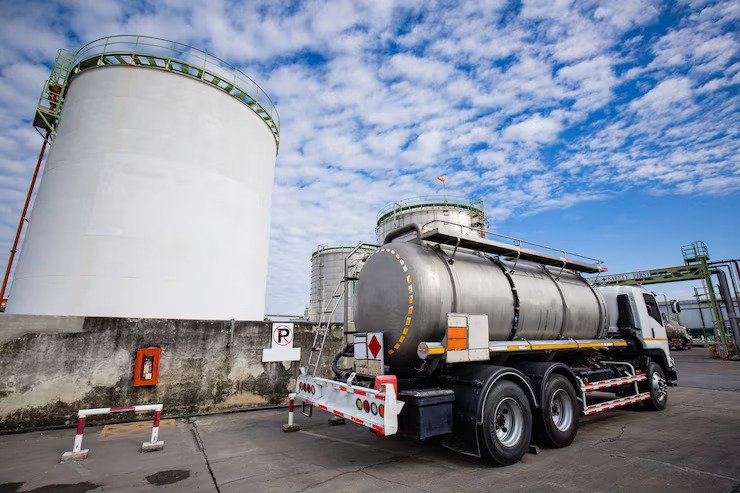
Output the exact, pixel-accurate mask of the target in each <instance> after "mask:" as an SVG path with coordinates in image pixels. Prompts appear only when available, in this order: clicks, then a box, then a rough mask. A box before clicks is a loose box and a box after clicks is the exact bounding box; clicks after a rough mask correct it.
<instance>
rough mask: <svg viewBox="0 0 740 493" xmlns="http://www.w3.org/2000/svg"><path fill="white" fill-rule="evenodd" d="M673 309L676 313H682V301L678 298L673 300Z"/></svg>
mask: <svg viewBox="0 0 740 493" xmlns="http://www.w3.org/2000/svg"><path fill="white" fill-rule="evenodd" d="M671 311H672V312H673V313H675V314H679V313H681V303H679V302H678V300H671Z"/></svg>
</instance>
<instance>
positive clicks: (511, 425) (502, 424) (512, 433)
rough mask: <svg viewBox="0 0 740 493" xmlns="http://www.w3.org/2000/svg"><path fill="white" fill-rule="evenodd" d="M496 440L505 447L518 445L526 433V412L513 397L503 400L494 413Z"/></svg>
mask: <svg viewBox="0 0 740 493" xmlns="http://www.w3.org/2000/svg"><path fill="white" fill-rule="evenodd" d="M493 421H494V425H495V429H496V438H498V441H499V442H501V445H503V446H504V447H512V446H514V445H516V444H517V443H518V442H519V441H520V440H521V438H522V434H523V432H524V429H523V426H524V425H523V423H524V412H523V411H522V407H521V406H520V405H519V403H518V402H517V401H515V400H514V399H512V398H511V397H506V398H505V399H502V400H501V402H499V403H498V405H497V406H496V411H495V412H494V413H493Z"/></svg>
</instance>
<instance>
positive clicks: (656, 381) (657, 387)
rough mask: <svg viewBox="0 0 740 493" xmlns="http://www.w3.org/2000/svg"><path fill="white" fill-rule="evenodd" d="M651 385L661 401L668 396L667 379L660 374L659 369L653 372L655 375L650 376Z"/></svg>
mask: <svg viewBox="0 0 740 493" xmlns="http://www.w3.org/2000/svg"><path fill="white" fill-rule="evenodd" d="M650 385H651V386H652V388H653V393H654V394H655V396H656V397H657V399H658V400H659V401H662V400H664V399H665V398H666V396H667V395H668V385H667V384H666V381H665V379H664V378H663V377H662V376H660V373H658V372H657V371H654V372H653V375H652V377H651V378H650Z"/></svg>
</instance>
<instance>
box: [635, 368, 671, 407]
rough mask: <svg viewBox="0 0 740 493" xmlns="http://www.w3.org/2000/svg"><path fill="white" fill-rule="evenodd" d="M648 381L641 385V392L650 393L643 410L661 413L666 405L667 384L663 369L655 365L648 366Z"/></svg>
mask: <svg viewBox="0 0 740 493" xmlns="http://www.w3.org/2000/svg"><path fill="white" fill-rule="evenodd" d="M647 375H648V379H647V381H646V382H642V383H641V389H640V390H641V391H642V392H645V391H648V392H650V399H649V400H647V401H644V402H645V408H646V409H649V410H650V411H662V410H663V409H665V408H666V406H667V405H668V382H666V379H665V374H664V373H663V369H662V368H661V367H660V366H659V365H658V364H657V363H652V362H651V363H650V365H649V366H648V372H647Z"/></svg>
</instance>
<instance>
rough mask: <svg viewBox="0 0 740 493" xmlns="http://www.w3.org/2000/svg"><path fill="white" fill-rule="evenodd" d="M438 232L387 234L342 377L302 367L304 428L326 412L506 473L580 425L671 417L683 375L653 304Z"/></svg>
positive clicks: (435, 228) (361, 286) (366, 271)
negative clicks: (626, 414)
mask: <svg viewBox="0 0 740 493" xmlns="http://www.w3.org/2000/svg"><path fill="white" fill-rule="evenodd" d="M433 223H434V224H425V225H422V226H420V225H417V224H410V225H406V226H404V227H402V228H399V229H397V230H395V231H393V232H391V233H389V234H388V235H387V236H386V237H385V239H384V242H383V243H384V244H383V245H382V246H381V247H380V248H379V249H378V250H377V251H376V252H375V253H373V254H372V255H371V256H370V257H369V258H368V259H367V262H366V264H365V266H364V267H363V269H362V271H361V272H360V275H359V281H358V283H357V291H356V300H355V316H354V320H355V327H356V332H354V333H353V334H351V335H352V336H353V337H352V338H353V341H352V342H351V343H350V344H348V345H347V347H346V348H345V349H344V351H342V352H341V353H339V354H337V355H336V356H335V358H334V361H333V364H332V370H333V373H334V375H335V377H334V378H333V379H326V378H320V377H317V376H315V374H313V373H315V370H314V368H312V370H314V371H311V372H309V371H307V370H306V369H305V368H302V369H301V373H300V375H299V377H298V379H297V384H296V398H297V399H298V400H300V401H302V403H303V405H302V409H303V413H304V414H305V415H307V416H310V415H311V414H312V412H313V408H314V407H318V408H319V409H321V410H324V411H327V412H329V413H332V414H333V415H335V416H338V417H341V418H346V419H349V420H351V421H353V422H355V423H357V424H361V425H364V426H366V427H368V428H371V429H373V430H375V432H376V434H378V435H386V436H387V435H392V434H395V433H397V432H400V433H401V434H404V435H408V436H411V437H413V438H416V439H426V438H430V437H435V436H440V437H442V442H443V444H444V445H445V446H446V447H448V448H451V449H453V450H456V451H459V452H462V453H464V454H468V455H473V456H476V457H483V458H485V459H487V460H489V461H491V462H494V463H497V464H501V465H508V464H513V463H515V462H518V461H519V460H520V459H521V457H522V456H523V454H524V453H525V452H526V451H527V450H528V447H529V445H530V440H531V438H532V436H533V435H535V436H536V437H537V438H538V440H539V441H540V442H542V443H546V444H549V445H552V446H555V447H566V446H568V445H570V443H571V442H573V440H574V439H575V436H576V433H577V431H578V420H579V415H581V414H583V415H589V414H594V413H597V412H601V411H606V410H609V409H614V408H617V407H621V406H625V405H630V404H635V403H642V406H643V407H645V408H646V409H651V410H662V409H664V408H665V407H666V404H667V400H668V393H667V390H668V386H669V385H673V384H674V383H675V381H676V379H677V376H676V371H675V367H674V363H673V359H672V358H671V356H670V352H669V347H668V341H667V336H666V329H665V327H664V324H663V321H662V318H661V314H660V311H659V309H658V304H657V302H656V300H655V298H654V296H653V295H652V294H650V293H649V292H647V291H645V290H643V289H641V288H637V287H627V286H611V287H602V288H595V287H593V286H592V285H591V284H590V283H589V282H588V280H586V279H585V278H584V277H582V274H597V275H598V274H600V273H602V272H604V271H606V267H604V266H603V262H601V261H599V260H597V259H593V258H589V257H584V256H582V255H577V254H573V253H570V252H566V251H562V250H556V249H552V248H549V247H545V246H544V245H538V244H535V243H531V242H526V241H524V240H521V239H517V238H512V237H507V236H504V235H499V234H494V233H488V235H487V236H488V237H480V236H476V235H470V234H464V233H463V232H461V230H460V227H459V225H451V224H448V223H446V222H445V221H433ZM409 233H412V234H411V236H410V237H409ZM400 238H405V240H403V241H402V240H401V239H400ZM491 238H496V239H491ZM548 251H549V252H554V253H548ZM316 336H317V337H316V341H318V342H317V343H316V344H314V347H313V348H312V349H311V350H312V351H321V349H322V348H321V341H323V340H324V339H325V338H322V337H320V335H319V334H318V333H317V334H316ZM342 358H351V359H350V361H353V367H352V368H341V367H340V366H339V365H340V361H343V360H342ZM344 361H346V359H345V360H344ZM594 392H596V394H594Z"/></svg>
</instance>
